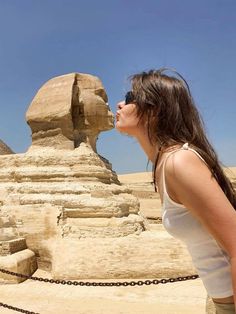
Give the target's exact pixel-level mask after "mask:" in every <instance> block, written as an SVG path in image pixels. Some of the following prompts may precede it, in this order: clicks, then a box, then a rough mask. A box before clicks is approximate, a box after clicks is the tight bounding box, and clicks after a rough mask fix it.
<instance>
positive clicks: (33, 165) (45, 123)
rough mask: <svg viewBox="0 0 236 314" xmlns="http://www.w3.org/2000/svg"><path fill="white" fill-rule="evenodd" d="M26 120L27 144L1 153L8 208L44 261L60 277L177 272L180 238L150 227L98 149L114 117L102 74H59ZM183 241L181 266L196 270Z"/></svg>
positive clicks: (1, 198) (0, 196) (2, 191)
mask: <svg viewBox="0 0 236 314" xmlns="http://www.w3.org/2000/svg"><path fill="white" fill-rule="evenodd" d="M26 120H27V123H28V125H29V127H30V128H31V132H32V143H31V145H30V147H29V148H28V150H27V152H26V153H23V154H12V155H3V156H0V204H1V208H0V213H1V215H2V216H4V217H6V216H8V217H11V220H12V221H14V232H15V233H17V236H18V237H22V238H24V239H25V240H26V244H27V247H28V249H30V250H32V252H34V253H35V255H36V257H37V265H38V267H39V268H43V269H47V270H49V271H51V273H52V276H53V277H54V278H59V279H60V278H63V279H66V278H67V279H79V278H134V277H136V278H141V277H147V276H149V277H150V276H151V277H153V276H158V275H159V276H160V274H161V273H162V275H163V270H164V274H168V275H173V271H172V268H173V261H172V260H171V258H170V261H169V264H168V262H166V260H168V258H167V256H172V255H173V250H172V249H171V248H173V245H172V246H170V249H166V248H168V247H169V246H168V245H169V244H168V243H172V242H173V240H172V238H165V237H164V238H163V239H162V243H160V238H159V237H158V236H157V234H154V233H152V232H150V231H149V230H148V223H147V220H146V218H145V217H143V215H141V214H140V207H139V201H138V199H137V198H136V197H135V196H134V195H132V193H131V190H130V189H129V188H128V187H127V186H125V185H121V184H120V182H119V180H118V177H117V174H116V172H115V171H114V170H113V169H112V165H111V164H110V163H109V161H108V160H107V159H105V158H104V157H102V156H101V155H100V154H98V152H97V148H96V141H97V137H98V135H99V133H100V132H102V131H107V130H110V129H111V128H113V120H114V116H113V114H112V112H111V110H110V108H109V105H108V99H107V95H106V92H105V89H104V87H103V85H102V83H101V81H100V80H99V78H97V77H95V76H92V75H89V74H82V73H71V74H67V75H62V76H58V77H55V78H52V79H51V80H49V81H48V82H46V83H45V84H44V85H43V86H42V87H41V88H40V89H39V91H38V92H37V93H36V95H35V97H34V98H33V100H32V102H31V104H30V105H29V108H28V110H27V112H26ZM167 242H168V243H167ZM175 245H176V246H177V247H178V253H176V254H175V255H176V257H175V269H176V267H177V269H178V274H179V275H180V274H181V272H182V273H183V274H184V275H186V272H187V271H186V270H187V269H188V270H189V273H191V272H192V269H193V268H192V264H191V260H190V258H189V257H188V256H187V255H186V253H185V248H180V244H175ZM158 247H159V249H160V248H161V249H160V250H159V253H158V252H157V250H158ZM163 248H165V254H163ZM147 256H148V257H147ZM178 256H180V258H178ZM183 260H185V261H186V262H185V263H184V267H183ZM163 261H164V262H165V265H164V266H163ZM0 265H1V258H0ZM161 265H162V266H161ZM175 273H176V272H175Z"/></svg>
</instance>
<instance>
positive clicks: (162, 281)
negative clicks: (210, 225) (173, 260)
mask: <svg viewBox="0 0 236 314" xmlns="http://www.w3.org/2000/svg"><path fill="white" fill-rule="evenodd" d="M0 272H2V273H3V274H8V275H12V276H17V277H20V278H25V279H31V280H35V281H40V282H49V283H55V284H61V285H69V286H71V285H74V286H87V287H89V286H93V287H95V286H99V287H114V286H116V287H119V286H125V287H127V286H142V285H148V286H149V285H158V284H166V283H171V282H177V281H186V280H193V279H197V278H199V276H198V275H189V276H183V277H176V278H167V279H165V278H163V279H159V280H158V279H154V280H145V281H142V280H138V281H123V282H89V281H71V280H58V279H56V280H55V279H48V278H41V277H36V276H28V275H23V274H19V273H15V272H13V271H9V270H5V269H2V268H0ZM1 306H2V307H5V308H8V309H10V310H13V311H17V312H21V313H26V314H39V313H36V312H32V311H27V310H23V309H20V308H18V307H15V306H11V305H8V304H4V303H1V302H0V307H1Z"/></svg>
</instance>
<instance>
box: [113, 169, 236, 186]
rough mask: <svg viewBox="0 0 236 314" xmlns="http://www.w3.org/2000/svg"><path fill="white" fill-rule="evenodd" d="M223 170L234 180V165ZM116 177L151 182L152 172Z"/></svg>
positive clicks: (122, 181) (136, 181) (121, 179)
mask: <svg viewBox="0 0 236 314" xmlns="http://www.w3.org/2000/svg"><path fill="white" fill-rule="evenodd" d="M225 172H226V174H227V175H228V176H229V178H232V179H234V180H236V167H229V168H225ZM118 177H119V180H120V182H121V183H146V182H152V172H136V173H127V174H119V175H118Z"/></svg>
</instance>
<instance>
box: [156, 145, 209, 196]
mask: <svg viewBox="0 0 236 314" xmlns="http://www.w3.org/2000/svg"><path fill="white" fill-rule="evenodd" d="M180 150H190V151H192V152H193V153H195V154H196V155H197V156H198V157H199V158H200V159H201V160H202V161H203V162H204V163H206V162H205V160H204V159H203V158H202V156H201V155H200V154H199V153H198V152H197V151H196V150H195V149H193V148H190V147H189V144H188V143H185V144H183V146H181V147H180V148H178V149H175V150H173V151H172V152H170V153H169V154H168V155H167V156H166V157H165V159H164V161H163V166H162V185H163V192H164V193H167V190H166V182H165V164H166V161H167V159H168V158H169V156H170V155H172V154H174V153H176V152H177V151H180ZM167 194H168V193H167Z"/></svg>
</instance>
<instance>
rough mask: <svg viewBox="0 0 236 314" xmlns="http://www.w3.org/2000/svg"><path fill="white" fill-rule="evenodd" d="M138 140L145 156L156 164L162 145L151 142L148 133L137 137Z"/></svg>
mask: <svg viewBox="0 0 236 314" xmlns="http://www.w3.org/2000/svg"><path fill="white" fill-rule="evenodd" d="M136 139H137V141H138V143H139V145H140V146H141V148H142V149H143V151H144V152H145V154H146V155H147V157H148V159H149V160H150V161H151V162H152V163H153V164H154V163H155V160H156V156H157V153H158V151H159V148H160V145H159V144H158V143H155V144H152V143H151V142H150V139H149V137H148V134H147V132H142V133H141V134H139V135H138V136H136Z"/></svg>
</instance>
